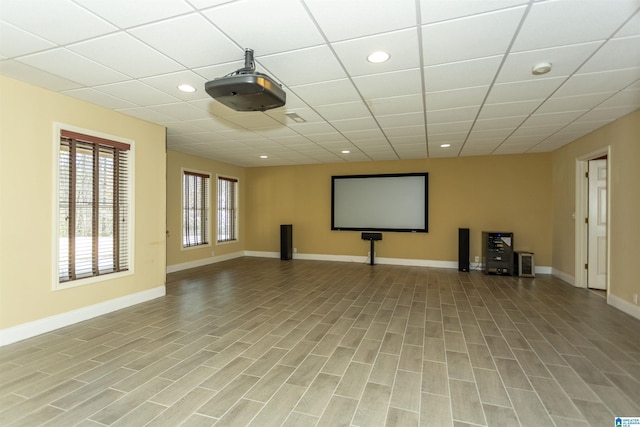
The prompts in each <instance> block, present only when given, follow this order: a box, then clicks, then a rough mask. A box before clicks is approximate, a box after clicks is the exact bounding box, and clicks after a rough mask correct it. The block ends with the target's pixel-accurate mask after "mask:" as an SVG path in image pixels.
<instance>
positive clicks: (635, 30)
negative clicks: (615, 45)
mask: <svg viewBox="0 0 640 427" xmlns="http://www.w3.org/2000/svg"><path fill="white" fill-rule="evenodd" d="M637 35H640V11H638V12H636V14H635V15H633V17H632V18H631V19H629V21H627V23H626V24H625V25H624V26H623V27H622V28H620V30H619V31H618V32H617V33H616V34H615V37H627V36H637Z"/></svg>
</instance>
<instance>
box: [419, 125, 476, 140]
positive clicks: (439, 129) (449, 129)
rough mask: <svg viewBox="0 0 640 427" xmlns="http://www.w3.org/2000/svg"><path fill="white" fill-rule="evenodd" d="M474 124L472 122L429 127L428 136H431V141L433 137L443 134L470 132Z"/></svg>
mask: <svg viewBox="0 0 640 427" xmlns="http://www.w3.org/2000/svg"><path fill="white" fill-rule="evenodd" d="M472 124H473V122H472V121H466V122H451V123H436V124H434V125H430V126H429V128H428V129H427V134H428V135H429V139H431V135H438V134H441V133H458V132H468V131H469V129H471V125H472Z"/></svg>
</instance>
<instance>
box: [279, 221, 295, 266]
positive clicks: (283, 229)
mask: <svg viewBox="0 0 640 427" xmlns="http://www.w3.org/2000/svg"><path fill="white" fill-rule="evenodd" d="M280 259H283V260H286V259H293V225H291V224H281V225H280Z"/></svg>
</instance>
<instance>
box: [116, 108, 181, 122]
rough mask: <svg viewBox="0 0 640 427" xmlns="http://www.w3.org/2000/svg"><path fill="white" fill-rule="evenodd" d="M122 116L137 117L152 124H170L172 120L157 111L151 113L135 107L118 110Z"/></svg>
mask: <svg viewBox="0 0 640 427" xmlns="http://www.w3.org/2000/svg"><path fill="white" fill-rule="evenodd" d="M116 111H119V112H121V113H123V114H127V115H129V116H133V117H137V118H139V119H142V120H146V121H148V122H152V123H162V122H171V121H172V119H171V117H169V116H165V115H164V114H160V113H158V112H157V111H152V110H150V109H148V108H145V107H136V108H123V109H118V110H116Z"/></svg>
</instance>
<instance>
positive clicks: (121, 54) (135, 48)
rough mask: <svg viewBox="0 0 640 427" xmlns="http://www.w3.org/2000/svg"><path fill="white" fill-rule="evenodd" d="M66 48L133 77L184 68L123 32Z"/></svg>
mask: <svg viewBox="0 0 640 427" xmlns="http://www.w3.org/2000/svg"><path fill="white" fill-rule="evenodd" d="M69 49H70V50H72V51H74V52H76V53H79V54H80V55H84V56H86V57H87V58H90V59H92V60H94V61H95V62H98V63H100V64H103V65H106V66H107V67H110V68H112V69H114V70H116V71H119V72H121V73H124V74H126V75H128V76H131V77H134V78H142V77H148V76H155V75H158V74H164V73H170V72H173V71H179V70H182V69H184V67H183V66H182V65H180V64H178V63H177V62H176V61H174V60H172V59H170V58H169V57H167V56H165V55H162V54H161V53H159V52H158V51H156V50H154V49H152V48H150V47H149V46H147V45H145V44H143V43H142V42H141V41H139V40H137V39H135V38H134V37H132V36H130V35H129V34H126V33H123V32H120V33H114V34H110V35H108V36H103V37H100V38H97V39H92V40H89V41H86V42H81V43H76V44H74V45H71V46H69Z"/></svg>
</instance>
